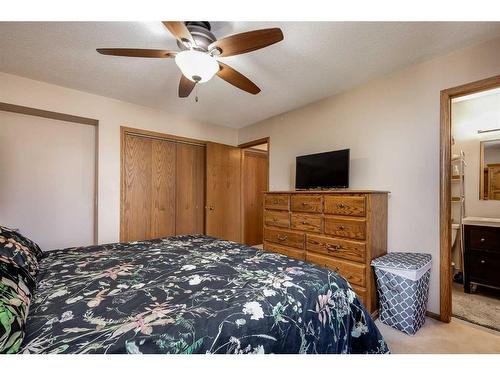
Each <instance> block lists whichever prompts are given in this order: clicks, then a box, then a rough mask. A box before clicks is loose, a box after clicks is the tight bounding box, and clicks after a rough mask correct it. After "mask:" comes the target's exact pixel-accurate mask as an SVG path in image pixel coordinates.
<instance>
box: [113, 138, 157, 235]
mask: <svg viewBox="0 0 500 375" xmlns="http://www.w3.org/2000/svg"><path fill="white" fill-rule="evenodd" d="M123 147H124V148H123V160H122V168H123V171H122V172H123V177H122V178H123V181H122V225H121V226H120V229H121V233H120V240H121V241H136V240H144V239H147V238H149V237H150V233H151V174H152V173H151V172H152V169H151V154H152V143H151V140H150V139H147V138H142V137H137V136H134V135H129V134H126V135H125V138H124V144H123Z"/></svg>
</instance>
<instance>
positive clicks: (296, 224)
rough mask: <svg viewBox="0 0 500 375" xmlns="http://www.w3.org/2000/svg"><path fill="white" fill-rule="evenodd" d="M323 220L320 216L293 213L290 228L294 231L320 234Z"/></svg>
mask: <svg viewBox="0 0 500 375" xmlns="http://www.w3.org/2000/svg"><path fill="white" fill-rule="evenodd" d="M321 219H322V217H321V216H320V215H313V214H297V213H292V216H291V218H290V227H291V228H292V229H297V230H304V231H307V232H316V233H320V232H321Z"/></svg>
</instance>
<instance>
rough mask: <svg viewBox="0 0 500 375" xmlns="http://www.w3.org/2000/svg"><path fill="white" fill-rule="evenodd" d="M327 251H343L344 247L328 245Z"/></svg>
mask: <svg viewBox="0 0 500 375" xmlns="http://www.w3.org/2000/svg"><path fill="white" fill-rule="evenodd" d="M326 249H327V250H328V251H337V250H340V249H342V246H340V245H330V244H327V245H326Z"/></svg>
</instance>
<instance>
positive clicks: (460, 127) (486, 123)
mask: <svg viewBox="0 0 500 375" xmlns="http://www.w3.org/2000/svg"><path fill="white" fill-rule="evenodd" d="M451 118H452V134H453V137H454V138H455V145H454V146H453V152H454V153H459V152H460V150H463V151H464V153H465V160H466V163H467V166H466V167H465V172H464V180H465V184H464V187H465V214H466V216H479V217H496V218H499V217H500V201H493V200H480V199H479V178H480V166H479V164H480V143H481V141H486V140H492V139H500V131H499V132H494V133H482V134H478V133H477V131H478V130H487V129H496V128H500V93H495V94H492V95H485V96H480V97H478V98H475V99H470V100H464V101H459V102H456V103H452V113H451ZM496 160H497V162H498V161H500V155H499V156H498V158H497V159H496ZM455 189H456V187H455Z"/></svg>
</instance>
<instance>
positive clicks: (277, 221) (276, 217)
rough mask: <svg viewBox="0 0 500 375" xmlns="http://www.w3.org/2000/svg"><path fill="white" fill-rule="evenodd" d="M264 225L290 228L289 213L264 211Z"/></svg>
mask: <svg viewBox="0 0 500 375" xmlns="http://www.w3.org/2000/svg"><path fill="white" fill-rule="evenodd" d="M264 223H265V224H266V225H271V226H273V227H282V228H290V214H289V213H288V211H268V210H265V211H264Z"/></svg>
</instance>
